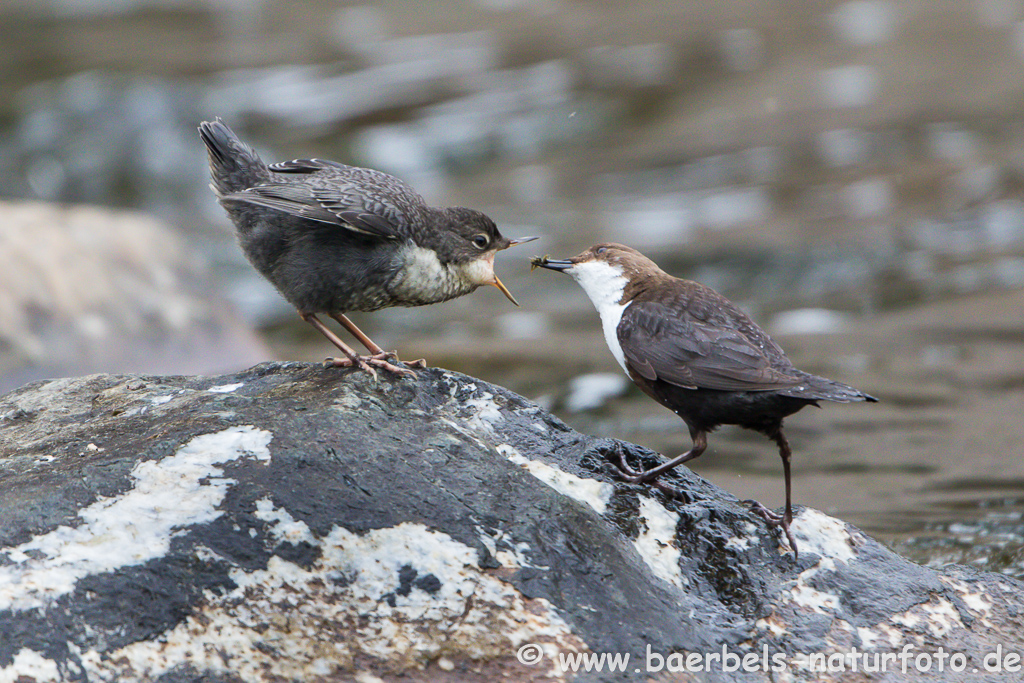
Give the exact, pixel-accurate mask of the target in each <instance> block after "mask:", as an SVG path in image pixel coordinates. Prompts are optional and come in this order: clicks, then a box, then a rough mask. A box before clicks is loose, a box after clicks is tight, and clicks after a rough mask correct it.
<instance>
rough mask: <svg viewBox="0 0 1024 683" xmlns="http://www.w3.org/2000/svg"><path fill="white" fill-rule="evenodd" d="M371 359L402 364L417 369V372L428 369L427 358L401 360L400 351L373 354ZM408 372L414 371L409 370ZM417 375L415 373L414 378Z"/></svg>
mask: <svg viewBox="0 0 1024 683" xmlns="http://www.w3.org/2000/svg"><path fill="white" fill-rule="evenodd" d="M369 357H370V358H374V359H377V360H383V361H388V362H390V363H401V364H402V365H408V366H409V367H411V368H416V369H417V370H422V369H424V368H426V367H427V359H426V358H417V359H416V360H401V359H400V358H399V357H398V351H381V352H380V353H374V354H371V355H370V356H369ZM406 372H412V371H411V370H407V371H406ZM415 375H416V373H413V376H415Z"/></svg>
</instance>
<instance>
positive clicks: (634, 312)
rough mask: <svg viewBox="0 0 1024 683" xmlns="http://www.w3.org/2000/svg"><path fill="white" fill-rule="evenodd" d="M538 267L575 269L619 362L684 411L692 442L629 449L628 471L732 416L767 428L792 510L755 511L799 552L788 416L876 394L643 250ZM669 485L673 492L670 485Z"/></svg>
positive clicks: (619, 249) (653, 474) (605, 251)
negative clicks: (814, 363) (817, 367)
mask: <svg viewBox="0 0 1024 683" xmlns="http://www.w3.org/2000/svg"><path fill="white" fill-rule="evenodd" d="M532 265H533V266H534V267H541V268H547V269H549V270H557V271H561V272H563V273H567V274H569V275H571V276H572V278H573V279H574V280H576V282H577V283H579V285H580V286H581V287H582V288H583V290H584V291H585V292H586V293H587V295H588V296H589V297H590V299H591V301H592V302H593V303H594V307H595V308H597V312H598V313H599V314H600V316H601V324H602V327H603V328H604V336H605V341H606V342H607V344H608V348H609V349H610V350H611V352H612V355H613V356H615V360H616V361H618V363H619V365H620V366H621V367H622V369H623V370H624V371H625V372H626V374H627V375H628V376H629V378H630V379H631V380H633V382H634V383H635V384H636V385H637V386H638V387H640V389H641V390H642V391H643V392H644V393H645V394H647V395H648V396H650V397H651V398H653V399H654V400H655V401H657V402H658V403H660V404H661V405H663V406H665V407H666V408H668V409H669V410H671V411H672V412H674V413H675V414H676V415H678V416H679V417H681V418H682V419H683V421H684V422H685V423H686V425H687V426H688V427H689V429H690V437H691V438H692V439H693V447H692V448H691V449H690V450H689V451H687V452H685V453H683V454H682V455H679V456H678V457H676V458H673V459H672V460H669V461H668V462H665V463H663V464H661V465H658V466H657V467H653V468H651V469H649V470H645V471H642V472H640V471H636V470H634V469H633V468H631V467H630V466H629V465H628V464H627V463H626V461H625V457H624V456H623V455H620V463H619V467H620V469H621V470H622V475H623V477H624V478H625V479H626V480H628V481H631V482H635V483H646V482H654V483H655V485H659V482H657V481H656V479H657V477H658V476H659V475H661V474H663V473H664V472H667V471H668V470H671V469H672V468H674V467H676V466H678V465H681V464H683V463H685V462H688V461H690V460H693V459H694V458H696V457H698V456H699V455H700V454H701V453H703V452H704V450H705V449H706V448H707V435H708V433H709V432H712V431H714V430H715V429H716V428H717V427H718V426H720V425H724V424H730V425H739V426H741V427H745V428H747V429H752V430H754V431H757V432H761V433H762V434H764V435H765V436H767V437H768V438H769V439H771V440H772V441H774V442H775V443H776V444H777V445H778V448H779V456H780V457H781V458H782V471H783V475H784V477H785V481H786V509H785V512H784V513H783V514H782V515H779V514H777V513H774V512H772V511H771V510H769V509H768V508H766V507H765V506H763V505H761V504H760V503H757V502H755V501H747V502H748V503H749V504H750V505H751V511H752V512H754V513H755V514H757V515H758V516H759V517H761V518H762V519H763V520H764V521H765V523H766V524H767V525H768V526H769V527H773V528H774V527H781V528H782V530H783V532H785V534H786V538H787V539H788V541H789V544H790V547H791V548H792V549H793V553H794V556H796V555H797V553H798V552H799V551H798V550H797V547H796V541H795V540H794V539H793V534H792V533H791V532H790V528H789V527H790V523H791V522H792V521H793V503H792V495H791V491H792V486H791V482H790V472H789V461H790V455H791V451H790V447H789V442H788V441H787V440H786V436H785V434H783V431H782V420H783V418H785V417H787V416H788V415H792V414H793V413H795V412H797V411H798V410H800V409H801V408H803V407H805V406H809V405H813V406H818V401H835V402H838V403H850V402H853V401H870V402H875V401H877V400H878V399H876V398H875V397H873V396H869V395H867V394H865V393H864V392H862V391H858V390H857V389H854V388H853V387H850V386H847V385H845V384H842V383H840V382H835V381H833V380H830V379H826V378H824V377H818V376H817V375H812V374H810V373H808V372H804V371H802V370H798V369H797V368H795V367H794V366H793V363H792V362H790V360H789V359H788V358H787V357H786V354H785V353H784V352H783V351H782V348H781V347H780V346H779V345H778V344H776V343H775V342H774V341H773V340H772V339H771V337H769V336H768V334H767V333H765V331H764V330H762V329H761V328H760V327H758V326H757V324H756V323H754V321H753V320H751V319H750V316H748V315H747V314H746V313H744V312H743V311H741V310H740V309H739V308H738V307H737V306H736V305H735V304H733V303H732V302H731V301H729V300H728V299H726V298H725V297H724V296H722V295H721V294H719V293H718V292H716V291H714V290H712V289H710V288H709V287H705V286H704V285H701V284H699V283H696V282H691V281H689V280H681V279H679V278H676V277H673V276H671V275H669V274H668V273H666V272H665V271H663V270H662V269H661V268H659V267H658V266H657V264H656V263H654V261H652V260H650V259H649V258H647V257H646V256H644V255H643V254H641V253H640V252H638V251H636V250H635V249H631V248H629V247H625V246H622V245H621V244H611V243H609V244H598V245H596V246H594V247H591V248H590V249H587V250H586V251H584V252H583V253H581V254H579V255H578V256H574V257H572V258H570V259H551V258H548V257H546V256H545V257H543V258H540V257H535V258H534V259H533V260H532ZM661 488H663V489H665V490H666V491H668V492H669V493H671V491H670V490H669V489H668V488H667V487H664V486H661Z"/></svg>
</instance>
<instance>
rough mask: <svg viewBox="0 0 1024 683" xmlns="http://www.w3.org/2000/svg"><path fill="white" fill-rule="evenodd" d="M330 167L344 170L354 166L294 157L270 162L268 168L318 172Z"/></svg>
mask: <svg viewBox="0 0 1024 683" xmlns="http://www.w3.org/2000/svg"><path fill="white" fill-rule="evenodd" d="M328 167H330V168H338V169H342V170H346V169H349V168H352V167H351V166H349V165H347V164H343V163H340V162H338V161H330V160H328V159H292V160H291V161H279V162H277V163H276V164H270V166H268V167H267V168H269V169H270V170H271V171H273V172H274V173H316V172H317V171H322V170H323V169H324V168H328Z"/></svg>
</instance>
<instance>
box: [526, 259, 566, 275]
mask: <svg viewBox="0 0 1024 683" xmlns="http://www.w3.org/2000/svg"><path fill="white" fill-rule="evenodd" d="M574 265H576V264H575V263H573V261H572V259H566V258H551V257H550V256H534V257H533V258H532V259H530V272H531V273H532V272H533V271H534V270H536V269H537V268H547V269H548V270H558V271H562V270H567V269H569V268H572V267H573V266H574Z"/></svg>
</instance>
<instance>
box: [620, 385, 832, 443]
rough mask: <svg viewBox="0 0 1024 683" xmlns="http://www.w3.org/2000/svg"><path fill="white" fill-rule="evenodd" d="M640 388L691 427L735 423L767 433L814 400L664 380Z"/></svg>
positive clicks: (706, 427) (708, 427)
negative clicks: (687, 386) (692, 386)
mask: <svg viewBox="0 0 1024 683" xmlns="http://www.w3.org/2000/svg"><path fill="white" fill-rule="evenodd" d="M640 388H641V389H644V391H645V392H646V393H647V394H649V395H650V396H651V398H653V399H654V400H656V401H657V402H658V403H660V404H662V405H663V406H665V407H666V408H668V409H669V410H671V411H672V412H674V413H676V414H677V415H679V417H681V418H683V420H684V421H686V423H687V424H688V425H689V426H691V427H694V428H696V429H700V430H704V431H711V430H713V429H714V428H715V427H717V426H719V425H729V424H731V425H739V426H741V427H746V428H747V429H755V430H757V431H762V432H763V431H765V430H768V429H772V428H773V427H777V426H778V425H779V424H780V423H781V421H782V418H784V417H786V416H787V415H792V414H793V413H795V412H797V411H798V410H800V409H801V408H803V407H804V406H806V405H810V404H813V403H814V401H812V400H809V399H805V398H794V397H792V396H781V395H779V394H778V393H777V392H774V391H720V390H716V389H683V388H681V387H677V386H675V385H673V384H668V383H666V382H661V381H655V382H654V383H653V384H652V385H648V386H646V387H645V386H643V385H641V387H640Z"/></svg>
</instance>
